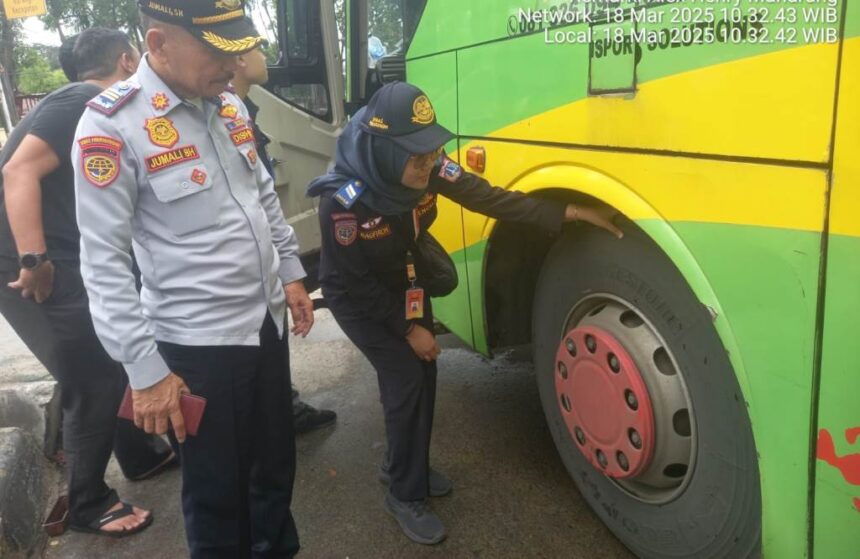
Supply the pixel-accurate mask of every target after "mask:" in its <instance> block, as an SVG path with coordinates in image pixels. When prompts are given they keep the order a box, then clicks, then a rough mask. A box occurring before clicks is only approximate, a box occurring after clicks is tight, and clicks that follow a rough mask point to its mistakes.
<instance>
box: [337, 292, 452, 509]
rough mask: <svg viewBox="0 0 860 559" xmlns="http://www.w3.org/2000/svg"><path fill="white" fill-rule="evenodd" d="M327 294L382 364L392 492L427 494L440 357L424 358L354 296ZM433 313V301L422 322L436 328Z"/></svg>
mask: <svg viewBox="0 0 860 559" xmlns="http://www.w3.org/2000/svg"><path fill="white" fill-rule="evenodd" d="M326 299H328V300H329V308H330V310H331V311H332V314H334V317H335V320H337V323H338V324H339V325H340V327H341V329H342V330H343V331H344V333H345V334H346V335H347V337H348V338H349V339H350V340H351V341H352V343H354V344H355V345H356V346H357V347H358V349H359V350H361V352H362V353H363V354H364V356H365V357H367V359H368V360H369V361H370V363H371V364H372V365H373V367H374V368H375V369H376V376H377V380H378V382H379V394H380V399H381V400H382V408H383V411H384V413H385V433H386V437H387V440H388V454H387V456H386V462H387V464H388V472H389V475H390V476H391V485H390V490H391V493H392V494H393V495H394V496H395V497H396V498H397V499H399V500H401V501H417V500H422V499H425V498H427V496H428V476H429V472H430V437H431V434H432V431H433V408H434V406H435V404H436V362H435V361H433V362H431V363H428V362H426V361H422V360H420V359H419V358H418V357H417V356H416V355H415V352H413V351H412V348H411V347H410V346H409V343H408V342H407V341H406V339H405V338H400V337H397V336H395V335H394V334H392V333H391V331H390V330H388V329H387V328H386V327H385V326H384V325H383V324H381V323H379V322H376V321H373V320H369V319H366V318H362V317H361V316H360V314H359V313H358V312H357V311H356V310H354V309H352V308H350V306H349V303H348V302H345V301H343V300H342V299H340V298H338V299H329V297H328V296H327V295H326ZM431 313H432V311H431V309H430V308H429V305H427V308H426V309H425V318H424V319H423V320H422V321H421V322H422V325H423V326H424V327H425V328H428V329H430V331H431V332H432V324H433V319H432V314H431Z"/></svg>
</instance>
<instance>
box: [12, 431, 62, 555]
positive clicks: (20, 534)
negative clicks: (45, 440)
mask: <svg viewBox="0 0 860 559" xmlns="http://www.w3.org/2000/svg"><path fill="white" fill-rule="evenodd" d="M48 472H49V464H48V461H47V459H45V457H44V456H43V455H42V453H41V452H40V449H39V444H38V442H37V441H36V439H35V438H34V437H33V436H32V435H31V434H29V433H27V432H26V431H25V430H23V429H18V428H15V427H11V428H3V429H0V556H2V557H15V556H24V555H25V554H28V552H30V551H31V550H33V549H34V548H35V547H37V546H38V545H39V544H40V542H42V541H44V537H43V535H42V531H41V525H42V514H43V512H44V509H45V497H46V496H47V494H48V493H50V488H49V487H48V479H46V478H47V477H48V475H49V473H48Z"/></svg>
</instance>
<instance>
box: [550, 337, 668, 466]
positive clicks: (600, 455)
mask: <svg viewBox="0 0 860 559" xmlns="http://www.w3.org/2000/svg"><path fill="white" fill-rule="evenodd" d="M555 363H556V364H555V368H556V370H555V391H556V396H557V398H558V405H559V407H560V408H561V415H562V417H563V418H564V421H565V423H566V424H567V429H568V431H569V432H570V436H571V437H573V439H574V440H575V441H576V443H577V447H578V448H579V450H580V452H582V454H583V455H584V456H585V457H586V458H587V459H588V461H589V462H591V464H592V465H593V466H594V467H595V468H597V469H598V470H600V471H602V472H604V473H605V474H606V475H608V476H609V477H612V478H616V479H626V478H632V477H635V476H636V475H637V474H639V473H641V472H642V471H644V470H645V469H647V468H648V466H649V464H650V462H651V457H652V455H653V453H654V443H655V434H654V413H653V409H652V407H651V399H650V398H649V396H648V389H647V387H646V385H645V382H644V381H643V380H642V375H641V374H640V372H639V369H638V367H637V366H636V363H634V361H633V359H632V358H631V357H630V355H629V354H628V353H627V351H626V350H625V349H624V346H622V345H621V343H620V342H619V341H618V340H617V339H616V338H615V337H614V336H613V335H612V334H610V333H609V332H607V331H605V330H602V329H600V328H596V327H594V326H582V327H579V328H574V329H573V330H571V331H570V332H568V333H567V334H566V335H565V336H564V337H563V338H562V340H561V344H560V345H559V348H558V352H557V353H556V361H555Z"/></svg>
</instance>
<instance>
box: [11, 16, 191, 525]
mask: <svg viewBox="0 0 860 559" xmlns="http://www.w3.org/2000/svg"><path fill="white" fill-rule="evenodd" d="M139 60H140V54H139V53H138V52H137V50H136V49H135V48H134V47H133V46H132V45H131V44H130V43H129V41H128V38H127V37H126V36H125V35H124V34H122V33H120V32H118V31H112V30H108V29H98V28H95V29H89V30H87V31H84V32H83V33H81V35H80V36H79V38H78V39H77V41H76V43H75V45H74V48H73V49H72V50H71V52H69V49H68V47H67V48H66V49H65V50H64V53H63V62H64V63H63V66H64V70H65V71H66V72H68V73H69V74H71V76H72V77H77V78H79V79H81V80H83V81H82V82H80V83H72V84H70V85H67V86H65V87H63V88H61V89H59V90H57V91H55V92H53V93H51V94H50V95H48V96H47V97H45V99H43V100H42V101H41V102H40V103H39V104H38V105H37V106H36V107H35V108H34V109H33V110H32V111H31V112H30V113H29V114H28V115H27V116H26V117H25V118H24V119H23V120H22V121H21V122H20V123H19V124H18V126H17V127H16V128H15V129H14V131H13V132H12V134H11V136H10V137H9V141H8V142H7V144H6V146H5V147H4V148H3V152H2V156H0V168H2V184H0V314H2V315H3V316H4V318H5V319H6V320H7V321H8V322H9V324H10V325H11V327H12V328H13V329H14V330H15V332H16V333H17V334H18V335H19V336H20V337H21V339H22V340H23V341H24V343H25V344H26V345H27V347H28V348H29V349H30V350H31V351H32V352H33V354H34V355H35V356H36V357H37V358H38V359H39V361H41V362H42V364H43V365H44V366H45V368H46V369H47V370H48V371H49V372H50V373H51V375H52V376H53V377H54V378H55V379H56V380H57V381H58V383H59V384H60V387H61V390H62V409H63V443H64V450H65V456H66V463H67V467H68V476H69V508H70V511H69V512H70V525H71V527H72V528H74V529H78V530H81V531H89V532H94V533H98V534H102V535H110V536H113V537H120V536H124V535H130V534H133V533H136V532H139V531H141V530H143V529H144V528H146V527H147V526H148V525H149V524H150V523H151V522H152V519H153V516H152V514H151V512H149V511H145V510H142V509H140V508H137V507H132V506H130V505H127V504H125V503H123V502H121V501H120V500H119V497H118V496H117V494H116V492H114V491H113V490H111V489H110V488H109V487H108V486H107V485H106V484H105V482H104V473H105V468H106V467H107V463H108V460H109V459H110V454H111V450H113V451H114V452H115V454H116V457H117V461H118V462H119V464H120V467H121V468H122V470H123V473H124V474H125V475H126V477H128V478H129V479H144V478H147V477H149V476H151V475H154V474H155V473H157V472H159V471H160V470H161V469H163V467H165V466H166V465H168V464H170V463H171V462H173V461H175V457H174V456H173V452H172V451H171V450H170V447H169V446H168V445H167V444H166V443H165V442H164V441H163V440H161V439H160V438H158V437H155V436H152V435H147V434H146V433H144V432H143V431H141V430H139V429H137V428H136V427H135V426H134V424H133V423H131V422H127V421H117V419H116V413H117V409H118V408H119V403H120V400H121V398H122V395H123V392H124V391H125V386H126V384H127V377H126V375H125V372H124V371H123V368H122V366H121V365H120V364H119V363H116V362H114V361H113V360H111V359H110V357H108V355H107V353H106V352H105V350H104V349H103V347H102V345H101V343H100V342H99V339H98V338H97V337H96V334H95V331H94V328H93V324H92V318H91V317H90V313H89V302H88V299H87V295H86V292H85V290H84V286H83V283H82V279H81V276H80V270H79V267H80V258H79V240H80V234H79V231H78V227H77V224H76V221H75V194H74V177H73V170H72V162H71V155H70V154H71V150H72V142H73V140H74V135H75V129H76V127H77V124H78V120H79V119H80V117H81V115H82V114H83V112H84V108H85V106H86V104H87V102H88V101H89V100H90V99H92V98H93V97H95V96H96V95H98V94H99V93H100V92H101V91H102V90H104V89H105V88H107V87H108V86H110V85H111V84H113V83H115V82H117V81H119V80H122V79H126V78H128V77H129V76H131V75H132V74H133V73H134V71H135V69H136V68H137V64H138V62H139ZM141 125H142V124H141Z"/></svg>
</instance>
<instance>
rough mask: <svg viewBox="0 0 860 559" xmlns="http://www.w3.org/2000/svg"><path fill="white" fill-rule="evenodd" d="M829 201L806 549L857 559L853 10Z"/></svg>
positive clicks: (859, 457)
mask: <svg viewBox="0 0 860 559" xmlns="http://www.w3.org/2000/svg"><path fill="white" fill-rule="evenodd" d="M846 28H847V32H846V35H847V36H853V37H854V38H852V39H849V40H846V41H845V44H844V47H843V53H842V73H841V80H840V91H839V109H838V114H837V126H836V135H835V144H834V145H835V153H834V166H833V186H832V188H833V193H832V196H831V201H830V236H829V239H828V260H827V289H826V297H825V314H824V330H823V334H824V337H823V354H822V366H821V379H820V397H819V408H818V425H817V426H818V432H817V433H816V435H817V439H818V448H817V461H816V470H815V474H816V475H815V530H814V549H815V556H816V557H817V558H823V559H827V558H830V557H857V556H860V529H858V527H860V440H858V436H860V406H858V403H857V400H858V394H860V374H858V371H860V350H858V343H857V335H858V332H860V312H858V309H860V219H858V215H860V157H858V154H860V38H856V36H857V35H858V34H860V6H858V5H857V3H856V2H852V3H851V6H850V8H849V10H848V12H847V20H846Z"/></svg>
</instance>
